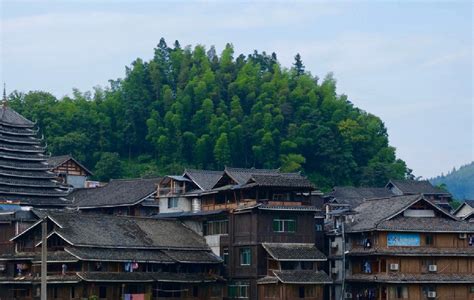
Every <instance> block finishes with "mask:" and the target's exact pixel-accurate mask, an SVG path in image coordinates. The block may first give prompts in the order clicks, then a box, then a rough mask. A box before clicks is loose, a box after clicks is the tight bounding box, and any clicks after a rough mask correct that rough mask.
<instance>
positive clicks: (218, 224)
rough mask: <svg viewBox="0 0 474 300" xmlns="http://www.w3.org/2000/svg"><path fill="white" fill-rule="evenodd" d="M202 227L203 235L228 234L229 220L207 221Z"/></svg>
mask: <svg viewBox="0 0 474 300" xmlns="http://www.w3.org/2000/svg"><path fill="white" fill-rule="evenodd" d="M203 226H204V228H203V231H204V235H213V234H227V233H229V220H217V221H208V222H206V223H204V224H203Z"/></svg>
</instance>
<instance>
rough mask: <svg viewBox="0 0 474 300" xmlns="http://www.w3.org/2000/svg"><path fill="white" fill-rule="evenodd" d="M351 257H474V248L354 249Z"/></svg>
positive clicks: (350, 252) (351, 251)
mask: <svg viewBox="0 0 474 300" xmlns="http://www.w3.org/2000/svg"><path fill="white" fill-rule="evenodd" d="M348 255H350V256H367V255H384V256H469V257H470V256H474V247H468V248H436V247H388V248H380V249H379V248H375V247H373V248H365V249H364V248H353V249H351V250H350V251H349V253H348Z"/></svg>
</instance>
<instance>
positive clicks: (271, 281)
mask: <svg viewBox="0 0 474 300" xmlns="http://www.w3.org/2000/svg"><path fill="white" fill-rule="evenodd" d="M278 282H279V281H278V278H276V277H275V276H265V277H263V278H260V279H258V280H257V284H274V283H278Z"/></svg>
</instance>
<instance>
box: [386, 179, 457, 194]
mask: <svg viewBox="0 0 474 300" xmlns="http://www.w3.org/2000/svg"><path fill="white" fill-rule="evenodd" d="M390 184H393V185H394V186H396V187H397V188H398V189H399V190H401V191H402V192H403V194H404V195H413V194H449V193H447V192H445V191H443V190H441V189H439V188H437V187H434V186H433V185H432V184H431V183H430V182H429V181H428V180H394V179H392V180H390V181H389V183H388V184H387V185H390Z"/></svg>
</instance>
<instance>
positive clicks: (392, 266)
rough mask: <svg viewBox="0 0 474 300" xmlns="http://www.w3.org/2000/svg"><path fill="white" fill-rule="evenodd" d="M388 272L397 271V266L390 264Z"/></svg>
mask: <svg viewBox="0 0 474 300" xmlns="http://www.w3.org/2000/svg"><path fill="white" fill-rule="evenodd" d="M390 271H398V264H390Z"/></svg>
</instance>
